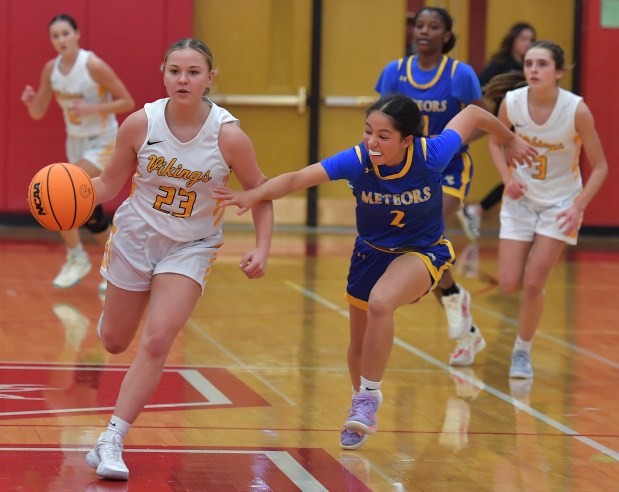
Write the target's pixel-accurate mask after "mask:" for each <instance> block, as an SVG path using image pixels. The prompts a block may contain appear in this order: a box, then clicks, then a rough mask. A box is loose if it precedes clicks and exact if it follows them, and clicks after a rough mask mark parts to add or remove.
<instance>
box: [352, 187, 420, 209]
mask: <svg viewBox="0 0 619 492" xmlns="http://www.w3.org/2000/svg"><path fill="white" fill-rule="evenodd" d="M430 196H432V195H431V193H430V187H429V186H426V187H425V188H423V190H410V191H404V192H402V193H398V194H389V193H376V192H373V191H362V192H361V201H362V202H363V203H369V204H370V205H410V204H411V203H422V202H425V201H428V200H429V199H430Z"/></svg>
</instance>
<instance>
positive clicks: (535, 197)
mask: <svg viewBox="0 0 619 492" xmlns="http://www.w3.org/2000/svg"><path fill="white" fill-rule="evenodd" d="M528 91H529V88H528V87H522V88H520V89H516V90H513V91H509V92H508V93H507V94H506V96H505V100H506V105H507V117H508V118H509V121H510V122H511V124H512V125H513V127H514V130H515V132H516V133H517V134H518V135H520V136H521V137H522V138H523V139H524V140H526V141H527V142H529V143H530V144H531V145H532V146H533V147H535V148H536V149H537V151H538V152H539V156H538V157H537V158H536V160H535V161H534V163H533V165H532V166H531V167H528V166H517V168H516V169H515V170H514V174H513V176H514V178H515V179H516V180H517V181H519V182H521V183H525V184H526V185H527V191H526V196H527V197H528V198H530V199H531V200H532V201H534V202H536V203H539V204H541V205H551V204H554V203H557V202H560V201H562V200H565V199H568V198H574V197H575V196H576V195H578V193H580V191H581V190H582V177H581V175H580V167H579V159H580V148H581V146H582V142H581V139H580V136H579V135H578V133H577V132H576V128H575V121H576V108H577V106H578V104H579V103H580V101H581V100H582V98H581V97H580V96H577V95H576V94H572V93H571V92H568V91H566V90H563V89H559V97H558V98H557V103H556V104H555V107H554V109H553V110H552V113H551V114H550V117H549V118H548V119H547V120H546V122H545V123H544V124H542V125H538V124H537V123H535V122H534V121H533V120H532V119H531V116H530V115H529V109H528V104H527V95H528Z"/></svg>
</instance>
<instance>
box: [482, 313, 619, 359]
mask: <svg viewBox="0 0 619 492" xmlns="http://www.w3.org/2000/svg"><path fill="white" fill-rule="evenodd" d="M471 306H473V307H474V308H475V309H477V310H478V311H481V312H483V313H484V314H487V315H488V316H491V317H493V318H497V319H500V320H501V321H503V322H505V323H507V324H510V325H512V326H516V327H517V326H518V320H517V319H514V318H510V317H509V316H505V315H504V314H501V313H497V312H496V311H493V310H492V309H488V308H486V307H483V306H480V305H479V304H476V303H473V302H472V303H471ZM535 336H537V337H540V338H545V339H546V340H550V341H551V342H553V343H556V344H557V345H561V346H562V347H566V348H569V349H570V350H573V351H574V352H578V353H579V354H583V355H586V356H588V357H591V358H592V359H595V360H597V361H598V362H600V363H602V364H606V365H608V366H611V367H614V368H615V369H619V363H618V362H615V361H614V360H611V359H607V358H606V357H603V356H601V355H598V354H596V353H594V352H591V351H590V350H587V349H584V348H582V347H579V346H578V345H574V344H573V343H570V342H566V341H565V340H561V339H560V338H557V337H555V336H553V335H548V334H546V333H544V332H543V331H542V330H540V329H538V330H537V331H536V332H535Z"/></svg>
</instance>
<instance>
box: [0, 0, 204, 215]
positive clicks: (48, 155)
mask: <svg viewBox="0 0 619 492" xmlns="http://www.w3.org/2000/svg"><path fill="white" fill-rule="evenodd" d="M59 6H60V7H59ZM59 13H67V14H69V15H71V16H72V17H73V18H75V20H76V21H77V24H78V26H79V29H80V32H81V41H80V46H81V47H82V48H86V49H90V50H92V51H94V52H95V53H96V54H97V55H99V56H100V57H101V58H103V59H104V60H105V61H106V62H107V63H109V64H110V65H111V66H112V68H113V69H114V70H115V71H116V73H117V74H118V75H119V76H120V78H121V79H122V80H123V82H124V83H125V85H127V87H128V88H129V91H130V92H131V94H132V96H133V97H134V99H135V101H136V109H138V108H140V107H142V106H143V105H144V103H145V102H149V101H152V100H155V99H158V98H160V97H165V89H164V87H163V82H162V78H161V72H160V70H159V66H160V64H161V61H162V59H163V54H164V51H165V49H166V48H167V47H168V45H170V44H171V43H172V42H173V41H175V40H177V39H179V38H182V37H187V36H191V35H192V33H193V1H192V0H131V1H130V2H128V1H127V0H106V1H105V2H102V1H100V0H63V1H62V2H56V1H54V2H50V1H49V0H3V1H2V2H0V40H1V41H2V43H1V47H0V66H2V67H3V70H2V75H0V94H3V97H2V98H1V99H0V101H2V102H0V139H1V143H2V145H1V149H0V190H1V191H2V194H1V196H0V213H25V212H27V210H28V207H27V205H26V201H25V197H26V190H27V187H28V183H29V182H30V179H31V177H32V176H33V175H34V174H35V172H36V171H37V170H39V169H40V168H41V167H43V166H45V165H47V164H49V163H51V162H58V161H61V162H63V161H65V160H66V156H65V151H64V143H65V131H64V123H63V121H62V115H61V113H60V110H59V108H58V105H57V104H56V102H55V101H52V103H51V104H50V109H49V111H48V113H47V115H46V117H45V118H44V119H42V120H39V121H34V120H32V119H30V117H29V116H28V113H27V111H26V108H25V106H24V105H23V104H22V103H21V101H20V96H21V92H22V90H23V88H24V86H25V85H26V84H30V85H32V86H34V87H35V88H36V87H38V86H39V79H40V75H41V70H42V68H43V65H44V64H45V62H46V61H47V60H49V59H51V58H53V57H54V56H56V52H55V51H54V49H53V47H52V45H51V43H50V41H49V36H48V28H47V25H48V23H49V21H50V19H52V18H53V17H54V16H55V15H57V14H59ZM125 117H126V115H119V118H118V119H119V121H122V120H123V119H124V118H125ZM127 189H128V187H126V189H125V190H123V192H121V195H122V196H121V195H119V197H118V198H117V199H116V200H114V201H113V202H111V203H110V204H109V205H108V206H106V210H108V211H112V209H114V208H115V207H116V206H118V204H120V202H121V201H122V200H123V199H124V198H125V197H126V195H127V192H126V190H127Z"/></svg>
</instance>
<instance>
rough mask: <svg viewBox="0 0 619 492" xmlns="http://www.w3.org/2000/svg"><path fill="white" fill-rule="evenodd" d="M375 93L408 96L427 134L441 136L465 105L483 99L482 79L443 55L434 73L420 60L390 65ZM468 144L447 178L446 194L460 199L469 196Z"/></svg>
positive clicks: (445, 180)
mask: <svg viewBox="0 0 619 492" xmlns="http://www.w3.org/2000/svg"><path fill="white" fill-rule="evenodd" d="M375 90H376V91H377V92H379V93H380V95H381V96H386V95H389V94H404V95H407V96H409V97H410V98H411V99H413V100H414V101H415V102H416V103H417V105H418V106H419V110H420V112H421V116H422V118H423V123H424V135H426V136H433V135H438V134H439V133H441V131H443V128H445V126H446V125H447V123H449V121H450V120H451V119H452V118H453V117H454V116H455V115H457V114H458V113H459V112H460V111H461V110H462V108H463V107H464V106H467V105H468V104H471V103H472V102H474V101H476V100H478V99H480V98H481V87H480V85H479V79H478V78H477V75H475V72H474V70H473V68H472V67H471V66H470V65H467V64H466V63H462V62H459V61H458V60H454V59H453V58H450V57H448V56H447V55H443V57H442V58H441V61H440V63H439V64H438V65H437V66H436V67H435V68H433V69H432V70H422V69H421V68H419V65H418V63H417V57H415V56H409V57H406V58H400V59H399V60H394V61H392V62H390V63H389V64H387V66H386V67H385V68H384V70H383V71H382V73H381V74H380V77H379V78H378V82H377V83H376V87H375ZM467 149H468V145H463V146H462V147H461V149H460V151H459V152H458V153H456V154H455V155H454V156H453V158H452V160H451V162H450V163H449V165H448V166H447V168H446V171H445V173H444V175H443V192H444V193H447V194H449V195H452V196H455V197H456V198H459V199H460V200H464V198H465V197H466V196H467V195H468V192H469V189H470V186H471V179H472V177H473V165H472V162H471V159H470V157H469V155H468V154H467V152H466V151H467Z"/></svg>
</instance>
